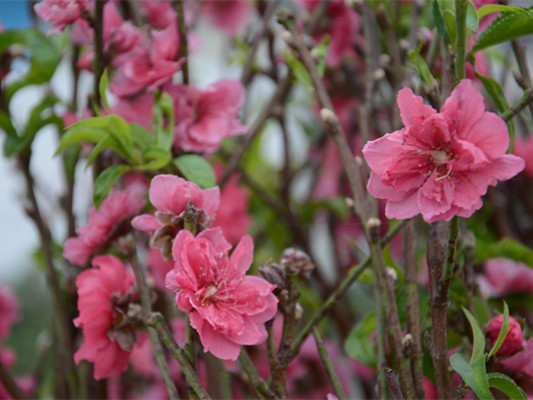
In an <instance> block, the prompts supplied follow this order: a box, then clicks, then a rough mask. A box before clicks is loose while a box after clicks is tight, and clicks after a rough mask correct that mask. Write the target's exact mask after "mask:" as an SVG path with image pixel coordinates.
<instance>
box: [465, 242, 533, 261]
mask: <svg viewBox="0 0 533 400" xmlns="http://www.w3.org/2000/svg"><path fill="white" fill-rule="evenodd" d="M490 258H509V259H511V260H515V261H519V262H522V263H524V264H526V265H529V266H530V267H532V268H533V250H532V249H530V248H529V247H527V246H524V245H523V244H522V243H520V242H517V241H516V240H514V239H511V238H504V239H502V240H500V241H499V242H496V243H487V242H485V241H482V240H479V239H478V240H477V241H476V257H475V259H474V262H476V263H481V262H483V261H485V260H488V259H490Z"/></svg>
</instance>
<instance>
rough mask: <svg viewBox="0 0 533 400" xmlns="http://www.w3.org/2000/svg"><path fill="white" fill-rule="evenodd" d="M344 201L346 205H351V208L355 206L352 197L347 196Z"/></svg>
mask: <svg viewBox="0 0 533 400" xmlns="http://www.w3.org/2000/svg"><path fill="white" fill-rule="evenodd" d="M344 202H345V203H346V205H347V206H348V207H349V208H352V207H353V206H354V204H355V203H354V201H353V199H352V198H351V197H345V198H344Z"/></svg>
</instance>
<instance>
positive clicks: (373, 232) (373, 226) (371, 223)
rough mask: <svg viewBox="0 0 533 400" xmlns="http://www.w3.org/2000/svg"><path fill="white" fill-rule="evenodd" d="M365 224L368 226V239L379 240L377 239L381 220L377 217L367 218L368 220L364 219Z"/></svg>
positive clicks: (379, 235) (379, 236)
mask: <svg viewBox="0 0 533 400" xmlns="http://www.w3.org/2000/svg"><path fill="white" fill-rule="evenodd" d="M366 225H367V226H368V232H369V234H370V240H372V241H373V242H377V241H379V239H380V238H381V233H380V228H381V221H380V220H379V218H369V219H368V221H366Z"/></svg>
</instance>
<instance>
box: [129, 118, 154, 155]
mask: <svg viewBox="0 0 533 400" xmlns="http://www.w3.org/2000/svg"><path fill="white" fill-rule="evenodd" d="M130 133H131V140H132V141H133V145H134V146H135V147H136V148H137V149H139V150H140V152H141V153H144V152H145V151H146V149H147V148H148V147H150V146H152V145H154V144H155V143H154V142H155V140H154V137H153V136H152V135H150V133H148V131H147V130H146V129H145V128H144V127H143V126H141V125H138V124H135V123H130Z"/></svg>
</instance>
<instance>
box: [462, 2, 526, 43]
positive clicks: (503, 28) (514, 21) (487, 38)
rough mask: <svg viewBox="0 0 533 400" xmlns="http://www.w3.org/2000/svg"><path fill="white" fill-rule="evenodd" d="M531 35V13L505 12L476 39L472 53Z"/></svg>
mask: <svg viewBox="0 0 533 400" xmlns="http://www.w3.org/2000/svg"><path fill="white" fill-rule="evenodd" d="M532 33H533V11H532V10H530V11H528V12H526V13H525V14H524V13H517V12H507V13H504V14H502V15H500V16H499V17H497V18H496V19H495V20H494V21H493V22H492V24H490V26H489V27H488V28H487V29H485V31H484V32H483V33H482V34H481V36H480V37H479V38H478V40H477V42H476V44H475V45H474V47H473V48H472V52H473V53H475V52H476V51H479V50H482V49H485V48H487V47H490V46H494V45H496V44H499V43H503V42H507V41H509V40H512V39H516V38H519V37H521V36H526V35H530V34H532Z"/></svg>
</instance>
